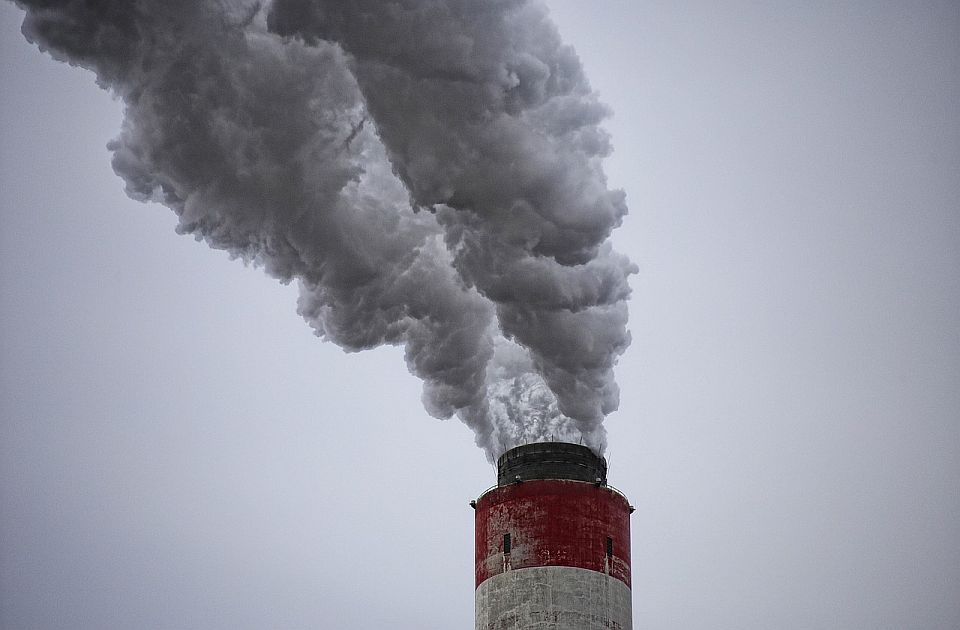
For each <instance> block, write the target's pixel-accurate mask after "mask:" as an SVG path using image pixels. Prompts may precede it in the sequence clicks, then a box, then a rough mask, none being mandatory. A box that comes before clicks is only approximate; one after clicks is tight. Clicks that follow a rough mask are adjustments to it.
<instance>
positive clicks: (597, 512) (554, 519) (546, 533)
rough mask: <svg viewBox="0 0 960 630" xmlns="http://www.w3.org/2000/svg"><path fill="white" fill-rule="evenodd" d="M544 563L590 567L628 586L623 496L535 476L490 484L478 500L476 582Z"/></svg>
mask: <svg viewBox="0 0 960 630" xmlns="http://www.w3.org/2000/svg"><path fill="white" fill-rule="evenodd" d="M505 534H510V541H511V549H510V553H509V554H507V553H505V552H504V551H505V550H504V548H503V544H504V535H505ZM608 539H609V542H608ZM608 545H609V546H608ZM608 550H609V551H610V553H609V554H608ZM549 566H565V567H576V568H581V569H590V570H592V571H596V572H598V573H601V574H605V575H609V576H611V577H613V578H616V579H618V580H620V581H621V582H623V583H624V584H626V585H627V587H628V588H629V586H630V505H629V504H628V503H627V500H626V498H624V496H623V495H621V494H619V493H618V492H615V491H613V490H611V489H610V488H609V487H607V486H597V485H595V484H592V483H586V482H583V481H569V480H555V479H538V480H534V481H525V482H523V483H518V484H512V485H509V486H502V487H499V488H494V489H493V490H490V491H489V492H487V493H486V494H484V495H483V496H481V497H480V499H478V500H477V504H476V585H477V586H480V584H482V583H483V582H484V581H485V580H487V579H490V578H491V577H493V576H496V575H499V574H500V573H503V572H504V571H506V570H508V569H523V568H529V567H549Z"/></svg>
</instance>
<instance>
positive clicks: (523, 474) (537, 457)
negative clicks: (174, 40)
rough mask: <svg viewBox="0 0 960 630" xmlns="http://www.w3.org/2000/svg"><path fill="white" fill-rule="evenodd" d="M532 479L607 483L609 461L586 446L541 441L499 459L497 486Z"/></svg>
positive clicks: (511, 451) (525, 445) (524, 446)
mask: <svg viewBox="0 0 960 630" xmlns="http://www.w3.org/2000/svg"><path fill="white" fill-rule="evenodd" d="M531 479H569V480H573V481H588V482H591V483H598V482H599V483H601V484H604V485H606V483H607V460H605V459H604V458H603V457H601V456H599V455H597V454H596V453H594V452H593V451H592V450H590V449H589V448H587V447H586V446H581V445H580V444H568V443H566V442H537V443H535V444H524V445H523V446H518V447H516V448H512V449H510V450H509V451H507V452H506V453H504V454H503V455H501V456H500V458H499V459H498V460H497V485H498V486H506V485H509V484H511V483H516V482H517V481H521V482H522V481H529V480H531Z"/></svg>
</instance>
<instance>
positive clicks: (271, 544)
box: [0, 0, 960, 630]
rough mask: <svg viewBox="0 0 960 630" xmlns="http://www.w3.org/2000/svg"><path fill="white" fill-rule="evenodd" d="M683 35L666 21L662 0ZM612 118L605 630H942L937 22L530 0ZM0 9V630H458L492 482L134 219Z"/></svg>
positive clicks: (945, 59) (96, 105)
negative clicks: (476, 514) (619, 276)
mask: <svg viewBox="0 0 960 630" xmlns="http://www.w3.org/2000/svg"><path fill="white" fill-rule="evenodd" d="M679 5H682V6H679ZM550 6H551V8H552V10H553V14H554V16H555V19H556V21H557V23H558V25H559V28H560V31H561V33H562V34H563V37H564V38H565V40H566V41H568V42H569V43H572V44H573V45H574V46H575V47H576V48H577V51H578V52H579V54H580V57H581V60H582V62H583V63H584V65H585V67H586V70H587V73H588V76H589V77H590V80H591V82H592V84H593V86H594V87H595V88H596V89H597V90H598V91H599V92H600V94H601V97H602V98H603V100H604V101H605V102H606V103H608V104H609V105H610V106H611V107H612V109H613V110H614V112H615V115H614V117H613V118H612V119H611V120H609V121H608V122H607V124H606V126H607V128H608V129H609V130H610V132H611V133H612V135H613V141H614V145H615V148H616V152H615V153H614V155H613V156H612V157H611V158H609V159H608V161H607V164H606V168H607V173H608V175H609V176H610V179H611V183H612V184H613V185H615V186H618V187H622V188H624V189H625V190H626V191H627V200H628V203H629V205H630V209H631V214H630V215H629V216H628V217H627V220H626V222H625V224H624V227H623V228H621V229H620V230H619V231H618V232H617V234H616V236H615V242H616V244H617V246H618V248H619V249H621V250H622V251H624V252H626V253H627V254H629V255H630V256H631V258H633V259H634V260H635V261H636V262H637V263H638V264H639V266H640V273H639V274H638V275H636V276H634V277H633V279H632V285H633V288H634V295H633V298H632V301H631V325H630V328H631V330H632V334H633V339H634V342H633V345H632V347H631V348H630V349H629V350H628V352H627V353H626V355H624V357H623V359H622V360H621V363H620V366H619V368H618V372H617V374H618V380H619V382H620V385H621V389H622V396H621V399H622V400H621V407H620V410H619V411H618V412H616V413H615V414H613V415H612V416H610V417H609V418H608V420H607V427H608V430H609V442H610V448H609V453H608V454H609V455H610V457H611V474H610V480H611V482H612V483H613V484H614V485H616V486H617V487H619V488H620V489H622V490H623V491H624V492H625V493H626V494H627V495H628V496H629V497H630V498H631V500H632V502H633V503H634V504H635V505H636V506H637V511H636V513H635V514H634V516H633V571H634V576H633V577H634V584H633V592H634V624H635V627H637V628H649V629H660V628H662V629H666V628H682V629H684V630H698V629H701V628H703V629H706V628H710V629H712V630H715V629H717V628H722V629H730V630H734V629H737V630H744V629H754V628H756V629H760V628H763V629H767V628H771V627H775V628H780V629H783V630H787V629H797V630H801V629H802V630H807V629H809V628H836V629H858V630H859V629H861V628H875V629H890V630H895V629H896V630H904V629H910V628H916V629H924V630H930V629H944V630H946V629H955V628H957V627H960V596H958V594H960V326H958V323H960V273H958V270H960V201H958V200H960V120H958V114H957V103H960V6H958V5H957V4H956V3H954V2H942V3H935V2H922V3H905V2H850V3H841V4H838V3H820V2H808V3H800V4H797V3H787V2H771V3H737V2H727V3H715V2H703V3H697V2H687V3H673V2H657V3H651V2H619V1H616V2H615V1H612V0H607V1H604V2H600V3H596V2H594V3H587V2H578V1H574V0H567V1H563V2H560V1H554V2H550ZM21 17H22V12H21V11H20V10H18V9H17V8H16V7H15V6H14V5H12V4H11V3H9V2H3V3H0V28H2V35H0V60H2V61H0V77H2V85H3V86H4V88H3V89H2V90H0V105H2V110H0V114H2V116H0V125H2V127H0V309H2V310H0V422H2V423H0V626H2V627H3V628H4V630H6V629H10V630H21V629H22V630H27V629H44V630H46V629H55V628H64V629H67V628H69V629H78V628H83V629H87V628H89V629H95V628H96V629H101V628H102V629H107V628H117V629H120V628H164V629H167V628H169V629H188V628H196V629H216V628H224V629H226V628H231V629H233V628H267V627H269V628H284V629H286V628H289V629H295V628H311V627H336V628H356V629H368V628H369V629H373V628H383V627H391V628H404V629H407V628H409V629H431V628H436V629H441V628H442V629H448V628H470V627H472V624H473V513H472V511H471V510H470V508H469V507H468V506H467V502H468V501H469V500H470V499H471V498H473V497H474V496H476V495H477V494H479V493H480V492H481V491H482V490H483V489H485V488H486V487H487V486H489V485H491V484H492V483H493V482H494V481H495V479H494V474H493V471H492V469H491V468H490V466H489V465H488V464H487V463H486V460H485V459H484V456H483V454H482V452H481V451H480V450H479V449H477V448H476V447H475V446H474V445H473V435H472V434H471V432H470V431H469V430H468V429H467V428H466V427H464V426H463V425H461V424H459V423H458V422H457V421H455V420H451V421H447V422H439V421H436V420H433V419H432V418H430V417H429V416H427V415H426V413H425V412H424V411H423V409H422V406H421V404H420V383H419V382H418V381H417V380H416V379H415V378H414V377H412V376H410V375H409V374H408V373H407V371H406V369H405V367H404V364H403V360H402V353H401V351H400V350H398V349H380V350H375V351H371V352H367V353H361V354H351V355H346V354H344V353H342V352H341V351H340V350H339V349H337V348H336V347H334V346H332V345H330V344H324V343H321V342H319V341H318V340H316V339H315V338H314V337H313V336H312V334H311V332H310V329H309V328H308V327H307V326H306V325H305V324H304V323H303V321H302V320H301V319H300V318H299V317H298V316H297V315H296V313H295V300H296V292H295V288H293V287H284V286H280V285H279V284H277V283H276V282H275V281H274V280H271V279H269V278H267V277H266V276H265V275H263V274H262V273H261V272H260V271H258V270H256V269H252V268H246V267H244V266H243V265H242V264H241V263H239V262H237V261H230V260H228V259H227V256H226V255H225V254H224V253H222V252H217V251H213V250H210V249H208V248H207V247H206V246H204V245H202V244H198V243H196V242H194V241H193V240H192V239H190V238H186V237H181V236H177V235H176V234H175V233H174V231H173V226H174V225H175V217H174V216H173V214H172V213H171V212H170V211H169V210H168V209H166V208H164V207H162V206H159V205H144V204H139V203H136V202H133V201H131V200H129V199H128V198H126V197H125V196H124V194H123V190H122V188H123V184H122V181H121V180H120V179H118V178H117V177H116V176H115V175H114V174H113V172H112V170H111V168H110V161H109V160H110V157H109V153H108V152H107V150H106V148H105V145H106V143H107V142H108V141H109V140H110V139H111V138H113V137H114V136H115V135H116V134H117V131H118V129H119V123H120V115H121V108H120V105H119V103H117V102H114V101H112V100H111V99H110V97H109V96H108V95H107V94H106V93H105V92H102V91H100V90H99V89H98V88H97V87H96V86H95V85H94V82H93V79H92V75H91V74H90V73H89V72H86V71H81V70H78V69H76V68H71V67H69V66H66V65H64V64H59V63H56V62H54V61H52V60H51V59H50V58H49V57H46V56H44V55H42V54H41V53H39V52H38V51H37V50H36V49H35V48H33V47H31V46H30V45H28V44H27V43H26V42H25V41H24V40H23V38H22V37H21V36H20V34H19V23H20V20H21Z"/></svg>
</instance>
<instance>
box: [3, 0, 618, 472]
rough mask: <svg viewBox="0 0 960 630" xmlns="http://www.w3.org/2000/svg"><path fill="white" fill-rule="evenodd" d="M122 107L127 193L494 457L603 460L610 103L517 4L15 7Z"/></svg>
mask: <svg viewBox="0 0 960 630" xmlns="http://www.w3.org/2000/svg"><path fill="white" fill-rule="evenodd" d="M15 1H16V3H17V5H18V6H20V7H22V8H23V9H25V10H26V11H27V15H26V17H25V19H24V23H23V33H24V35H25V36H26V37H27V39H28V40H30V41H31V42H35V43H36V44H38V45H39V46H40V47H41V49H43V50H46V51H48V52H49V53H50V54H51V55H52V56H54V57H55V58H57V59H61V60H64V61H67V62H69V63H71V64H75V65H79V66H83V67H86V68H89V69H91V70H93V71H94V72H95V73H96V75H97V80H98V82H99V84H100V85H101V86H103V87H105V88H107V89H110V90H111V91H112V92H114V93H115V94H116V95H117V96H119V97H120V98H121V99H123V102H124V103H125V106H126V109H125V118H124V121H123V126H122V130H121V132H120V135H119V137H118V138H117V139H115V140H114V141H113V142H111V143H110V145H109V146H110V149H111V150H112V151H113V166H114V169H115V171H116V172H117V174H119V175H120V176H121V177H123V179H124V180H125V181H126V189H127V192H128V194H129V195H130V196H131V197H133V198H135V199H139V200H144V201H148V200H150V201H158V202H161V203H163V204H165V205H167V206H168V207H170V208H171V209H172V210H173V211H174V212H176V213H177V215H178V217H179V225H178V230H179V231H180V232H182V233H184V234H192V235H193V236H195V237H196V238H197V239H198V240H203V241H206V242H207V243H208V244H209V245H210V246H211V247H215V248H218V249H224V250H227V251H229V252H230V253H231V254H233V255H235V256H237V257H239V258H241V259H243V260H245V261H247V262H251V263H254V264H257V265H261V266H262V267H263V268H264V269H265V270H266V271H267V273H269V274H271V275H272V276H274V277H276V278H279V279H280V280H281V281H283V282H289V281H292V280H297V282H298V283H299V287H300V301H299V312H300V313H301V315H303V317H304V318H305V319H306V320H307V322H308V323H309V324H310V325H311V326H312V327H313V328H314V330H315V331H316V332H317V334H318V335H319V336H321V337H323V338H324V339H328V340H330V341H332V342H334V343H336V344H338V345H339V346H341V347H343V348H344V349H346V350H349V351H357V350H363V349H366V348H372V347H375V346H378V345H381V344H399V345H402V346H403V348H404V350H405V356H406V360H407V365H408V366H409V368H410V370H411V371H412V372H413V373H415V374H416V375H417V376H418V377H420V378H421V379H423V382H424V392H423V400H424V405H425V406H426V408H427V410H428V411H429V412H430V413H431V414H432V415H434V416H437V417H440V418H446V417H450V416H452V415H458V416H459V417H460V418H461V419H462V420H463V421H464V422H466V423H467V424H468V425H470V426H471V427H472V428H473V430H474V431H475V432H476V435H477V443H478V444H479V445H480V446H481V447H483V448H484V449H485V450H486V452H487V455H488V456H489V457H495V456H496V455H497V454H498V453H500V452H502V451H503V450H505V449H506V448H509V447H511V446H514V445H516V444H521V443H526V442H532V441H538V440H549V439H565V440H572V441H577V440H580V439H583V440H584V441H585V442H586V443H587V444H589V445H591V446H594V447H596V448H598V449H602V448H603V447H604V441H605V438H604V430H603V427H602V425H601V423H602V420H603V418H604V416H605V415H606V414H608V413H610V412H611V411H613V410H614V409H616V407H617V403H618V390H617V386H616V383H615V381H614V378H613V366H614V365H615V363H616V360H617V357H618V356H619V355H620V353H622V352H623V351H624V349H625V348H626V347H627V345H628V344H629V333H628V332H627V331H626V321H627V309H626V299H627V297H628V295H629V288H628V286H627V281H626V280H627V276H628V275H629V274H630V273H633V271H634V267H633V265H632V264H631V263H630V262H629V261H628V260H627V259H626V258H625V257H623V256H622V255H620V254H618V253H616V252H614V251H613V250H612V248H611V247H610V245H609V243H608V242H607V239H608V237H609V235H610V232H611V230H612V229H613V228H615V227H616V226H617V225H619V223H620V221H621V218H622V217H623V215H624V214H625V212H626V207H625V205H624V201H623V193H622V192H619V191H610V190H608V189H607V186H606V180H605V178H604V175H603V172H602V170H601V165H600V160H601V158H602V157H604V156H605V155H606V154H607V153H609V150H610V148H609V143H608V138H607V136H606V134H605V133H604V132H603V130H602V129H600V127H599V126H598V124H599V122H600V121H601V119H602V118H603V117H604V116H605V114H606V110H605V108H604V107H603V106H602V105H601V104H600V103H598V101H597V99H596V97H595V95H594V94H593V92H592V91H591V90H590V88H589V85H588V84H587V82H586V80H585V78H584V76H583V73H582V70H581V67H580V64H579V61H578V60H577V57H576V55H575V54H574V52H573V51H572V49H570V48H569V47H567V46H564V45H563V44H562V42H561V41H560V39H559V37H558V35H557V32H556V29H555V28H554V26H553V25H552V24H551V23H550V21H549V20H548V18H547V15H546V10H545V9H544V7H543V6H541V5H540V4H539V3H537V2H532V1H529V2H528V1H525V0H486V1H484V2H477V1H476V0H446V1H441V0H400V1H394V2H383V1H381V0H359V1H353V2H343V1H335V0H274V2H273V3H272V4H270V5H268V6H261V5H260V4H259V3H251V2H249V1H247V0H235V1H231V0H61V1H56V0H15Z"/></svg>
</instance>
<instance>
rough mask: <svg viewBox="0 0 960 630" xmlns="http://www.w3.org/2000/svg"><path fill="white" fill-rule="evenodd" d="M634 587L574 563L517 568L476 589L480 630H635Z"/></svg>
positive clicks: (477, 625) (477, 619) (477, 626)
mask: <svg viewBox="0 0 960 630" xmlns="http://www.w3.org/2000/svg"><path fill="white" fill-rule="evenodd" d="M632 620H633V616H632V610H631V602H630V589H629V588H628V587H627V585H626V584H624V583H623V582H622V581H621V580H618V579H615V578H612V577H609V576H607V575H605V574H603V573H598V572H596V571H590V570H587V569H578V568H572V567H534V568H528V569H514V570H510V571H506V572H504V573H501V574H499V575H495V576H493V577H491V578H489V579H487V580H485V581H484V582H483V583H482V584H480V586H479V587H477V591H476V630H534V629H536V630H547V629H549V630H610V629H613V630H632V628H633V621H632Z"/></svg>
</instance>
